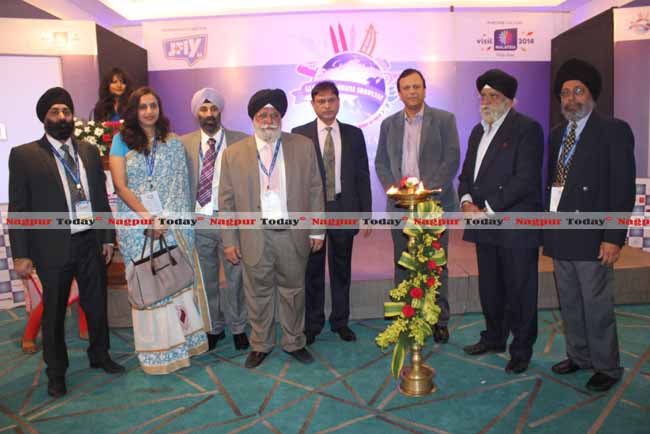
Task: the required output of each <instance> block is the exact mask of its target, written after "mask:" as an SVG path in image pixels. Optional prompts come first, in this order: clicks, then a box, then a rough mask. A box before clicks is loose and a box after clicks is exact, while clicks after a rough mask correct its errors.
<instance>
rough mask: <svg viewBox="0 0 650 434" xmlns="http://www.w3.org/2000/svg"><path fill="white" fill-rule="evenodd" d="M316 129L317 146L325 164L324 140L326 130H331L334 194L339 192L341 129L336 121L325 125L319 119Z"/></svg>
mask: <svg viewBox="0 0 650 434" xmlns="http://www.w3.org/2000/svg"><path fill="white" fill-rule="evenodd" d="M316 127H317V128H318V142H319V143H318V144H319V146H320V154H321V156H322V157H323V163H325V138H326V137H327V130H326V128H328V127H330V128H332V133H331V134H332V141H333V142H334V170H335V171H336V172H335V174H336V178H335V179H334V186H335V189H336V193H337V194H338V193H340V192H341V128H340V126H339V122H338V121H336V120H335V121H334V122H333V123H332V125H327V124H325V122H323V121H321V120H320V119H317V120H316Z"/></svg>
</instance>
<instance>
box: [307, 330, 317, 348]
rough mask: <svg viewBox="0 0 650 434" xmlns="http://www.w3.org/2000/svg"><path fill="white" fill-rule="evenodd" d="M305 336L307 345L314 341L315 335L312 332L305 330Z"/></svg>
mask: <svg viewBox="0 0 650 434" xmlns="http://www.w3.org/2000/svg"><path fill="white" fill-rule="evenodd" d="M305 338H306V339H307V345H311V344H313V343H314V342H316V335H315V334H314V333H309V332H305Z"/></svg>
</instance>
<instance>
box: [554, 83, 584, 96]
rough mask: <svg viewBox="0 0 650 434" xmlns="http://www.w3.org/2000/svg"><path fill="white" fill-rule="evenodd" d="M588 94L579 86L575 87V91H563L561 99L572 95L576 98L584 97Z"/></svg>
mask: <svg viewBox="0 0 650 434" xmlns="http://www.w3.org/2000/svg"><path fill="white" fill-rule="evenodd" d="M586 93H587V89H586V88H584V87H582V86H577V87H574V88H573V90H571V89H562V92H560V97H561V98H568V97H570V96H571V95H574V96H582V95H585V94H586Z"/></svg>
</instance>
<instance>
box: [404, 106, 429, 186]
mask: <svg viewBox="0 0 650 434" xmlns="http://www.w3.org/2000/svg"><path fill="white" fill-rule="evenodd" d="M423 120H424V105H422V108H421V109H420V111H419V112H418V113H417V114H416V115H415V116H413V117H412V118H409V117H408V115H407V114H406V110H404V138H403V140H402V176H413V177H416V178H418V179H420V139H421V138H422V121H423Z"/></svg>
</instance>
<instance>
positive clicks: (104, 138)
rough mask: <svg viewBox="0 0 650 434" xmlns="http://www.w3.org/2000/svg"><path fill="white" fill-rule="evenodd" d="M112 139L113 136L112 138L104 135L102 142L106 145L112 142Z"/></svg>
mask: <svg viewBox="0 0 650 434" xmlns="http://www.w3.org/2000/svg"><path fill="white" fill-rule="evenodd" d="M111 137H112V136H111V135H110V134H104V135H103V136H102V142H104V143H110V141H111V140H112V139H111Z"/></svg>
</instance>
